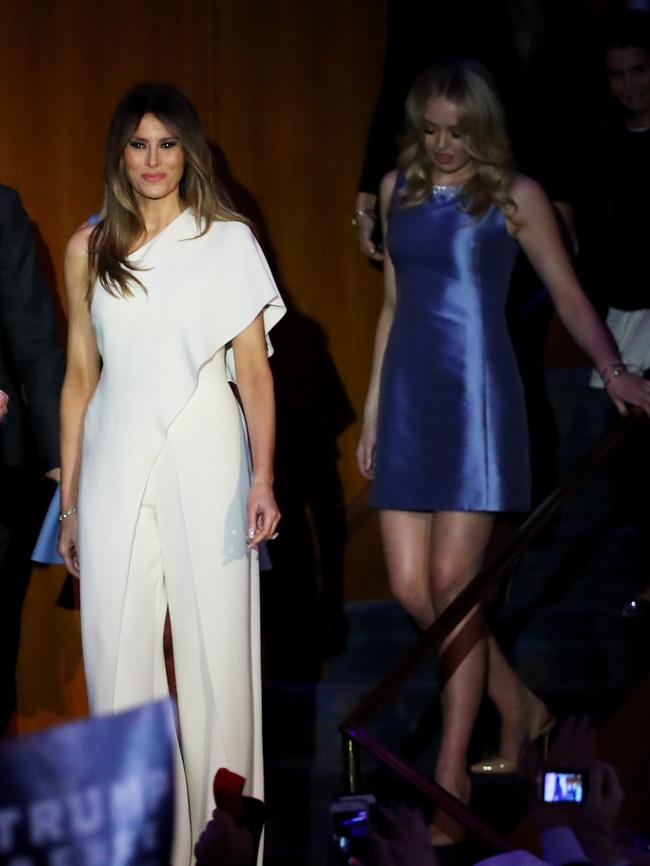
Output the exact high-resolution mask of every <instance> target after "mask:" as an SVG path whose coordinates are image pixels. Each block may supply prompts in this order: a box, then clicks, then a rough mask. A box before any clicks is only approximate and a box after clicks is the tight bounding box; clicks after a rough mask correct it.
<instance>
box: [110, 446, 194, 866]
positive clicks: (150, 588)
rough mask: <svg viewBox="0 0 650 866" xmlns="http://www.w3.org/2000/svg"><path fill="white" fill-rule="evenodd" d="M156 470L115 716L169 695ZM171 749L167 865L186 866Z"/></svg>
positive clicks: (143, 515) (133, 571) (182, 790)
mask: <svg viewBox="0 0 650 866" xmlns="http://www.w3.org/2000/svg"><path fill="white" fill-rule="evenodd" d="M161 456H162V455H161ZM163 464H164V460H163ZM160 469H161V464H160V462H159V461H157V462H156V464H155V466H154V468H153V470H152V473H151V476H150V481H149V483H148V485H147V490H146V491H145V495H144V498H143V503H142V506H141V508H140V514H139V516H138V522H137V524H136V529H135V534H134V539H133V548H132V552H131V563H130V567H129V575H128V580H127V585H126V592H125V596H124V608H123V614H122V630H121V634H120V646H119V649H118V659H117V672H116V677H115V691H114V706H113V709H114V710H115V711H116V712H118V711H120V710H124V709H128V708H130V707H133V706H137V705H138V704H142V703H146V702H148V701H151V700H156V699H159V698H164V697H167V696H168V694H169V689H168V684H167V674H166V670H165V658H164V654H163V628H164V623H165V615H166V612H167V592H166V582H165V578H164V574H163V565H162V559H161V552H160V541H159V527H158V521H157V510H156V503H155V498H154V497H155V495H156V494H155V491H156V488H157V479H158V476H159V471H160ZM173 750H174V767H175V779H176V792H175V810H174V844H173V849H172V863H173V864H174V866H188V864H190V863H192V862H193V860H192V847H193V846H192V837H191V832H190V818H189V810H188V802H187V801H188V798H187V783H186V780H185V771H184V768H183V761H182V758H181V752H180V748H179V745H178V741H177V739H176V738H174V743H173Z"/></svg>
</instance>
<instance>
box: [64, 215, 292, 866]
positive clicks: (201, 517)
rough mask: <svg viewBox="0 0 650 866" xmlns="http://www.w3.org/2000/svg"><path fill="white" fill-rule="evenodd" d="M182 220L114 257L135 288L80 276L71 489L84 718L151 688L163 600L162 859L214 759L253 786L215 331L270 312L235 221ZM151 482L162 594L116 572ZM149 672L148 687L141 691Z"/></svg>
mask: <svg viewBox="0 0 650 866" xmlns="http://www.w3.org/2000/svg"><path fill="white" fill-rule="evenodd" d="M198 231H199V228H198V226H197V221H196V219H195V217H194V214H193V213H192V212H191V211H190V210H186V211H184V212H183V213H181V214H180V215H179V216H178V217H177V218H176V219H175V220H174V221H173V222H172V223H170V224H169V225H168V226H167V227H166V228H165V229H164V230H163V231H162V232H161V233H160V234H159V235H157V236H156V237H155V238H153V239H152V240H151V241H150V242H148V243H147V244H145V245H144V246H143V247H141V248H140V249H139V250H137V251H136V252H135V253H134V254H133V255H132V256H131V257H130V263H131V264H132V265H133V266H134V268H138V270H136V271H135V273H136V276H137V277H138V279H139V280H140V281H141V282H142V283H143V284H144V286H145V287H146V292H145V291H143V290H142V289H141V288H139V287H135V288H134V295H133V296H132V297H128V298H122V297H115V296H113V295H111V294H109V293H108V292H106V291H105V290H104V289H103V288H102V287H101V286H99V285H96V286H95V288H94V294H93V300H92V306H91V316H92V321H93V325H94V329H95V334H96V339H97V345H98V348H99V351H100V354H101V357H102V372H101V377H100V380H99V383H98V385H97V388H96V390H95V393H94V395H93V397H92V399H91V401H90V403H89V405H88V409H87V412H86V418H85V424H84V434H83V446H82V460H81V475H80V481H79V497H78V503H79V558H80V575H81V580H80V587H81V622H82V640H83V652H84V665H85V671H86V679H87V685H88V698H89V704H90V709H91V712H92V713H93V714H98V713H111V712H115V711H118V710H121V709H125V708H127V707H129V706H133V705H134V704H135V703H138V702H143V701H145V700H148V699H151V698H155V697H159V696H160V692H161V691H162V692H163V693H166V691H167V683H166V677H165V671H164V661H163V657H162V639H161V638H162V623H163V621H164V616H165V612H166V608H167V604H169V611H170V616H171V621H172V633H173V641H174V654H175V663H176V679H177V686H178V707H179V719H180V730H181V739H182V740H183V763H184V764H185V766H184V767H183V764H182V763H179V761H178V755H177V756H176V757H177V767H179V766H180V768H181V769H180V772H179V775H180V776H186V777H187V778H186V779H182V780H181V782H182V783H181V785H180V791H181V799H182V801H183V802H181V800H180V799H179V798H178V797H177V813H178V814H180V811H181V809H184V810H185V812H187V808H188V798H189V809H190V812H191V835H190V837H188V836H187V832H185V829H184V828H181V830H183V832H181V830H179V829H178V823H179V822H180V819H179V820H177V831H176V834H175V835H176V836H177V837H178V839H179V843H178V847H179V848H180V849H182V853H180V854H178V855H177V856H174V857H173V860H174V863H175V866H176V864H179V863H183V864H187V863H189V862H190V861H191V845H192V844H193V843H194V842H196V839H197V837H198V834H199V833H200V832H201V830H202V829H203V827H204V826H205V823H206V822H207V820H208V819H209V817H210V813H211V810H212V808H213V802H212V794H211V781H212V777H213V775H214V773H215V772H216V770H217V769H218V767H219V766H225V767H228V768H229V769H230V770H232V771H234V772H237V773H239V774H240V775H242V776H245V777H246V779H247V787H246V792H247V793H250V794H252V795H253V796H256V797H260V798H262V797H263V769H262V745H261V696H260V646H259V587H258V562H257V554H256V552H254V551H253V552H252V553H251V551H250V550H249V549H248V546H247V535H246V533H247V517H246V500H247V493H248V488H249V484H250V473H249V454H248V445H247V440H246V433H245V424H244V420H243V417H242V414H241V411H240V409H239V406H238V404H237V401H236V400H235V397H234V395H233V392H232V389H231V387H230V386H229V383H228V380H229V379H230V380H233V379H234V378H235V374H236V371H235V369H234V364H233V357H232V352H231V349H230V348H229V343H230V341H231V340H232V339H233V338H234V337H236V336H237V335H238V334H239V333H241V332H242V331H243V330H244V329H245V328H246V327H247V326H248V325H249V324H250V323H251V322H252V321H253V320H254V319H255V318H256V316H257V315H258V314H259V313H262V312H263V314H264V325H265V330H266V331H267V332H268V330H269V329H270V328H271V327H272V326H273V325H274V324H275V322H277V321H278V320H279V319H280V317H281V316H282V315H283V314H284V312H285V307H284V304H283V302H282V300H281V298H280V296H279V294H278V290H277V288H276V286H275V283H274V281H273V277H272V276H271V273H270V271H269V268H268V265H267V263H266V261H265V259H264V256H263V254H262V252H261V250H260V248H259V246H258V244H257V242H256V240H255V238H254V237H253V235H252V233H251V231H250V229H249V228H248V227H247V226H246V225H244V224H243V223H240V222H219V221H217V222H214V223H213V224H212V225H211V226H210V228H209V230H208V232H207V233H206V234H204V235H202V236H198V237H197V234H198ZM167 467H171V470H169V469H168V468H167ZM161 471H162V472H164V473H166V478H162V479H161V478H160V473H161ZM170 476H171V477H170ZM161 484H166V485H167V487H168V488H171V489H172V491H173V494H172V495H173V497H175V499H176V502H175V505H174V508H175V512H174V513H175V515H176V516H175V518H174V520H173V524H172V528H173V529H174V532H177V531H178V532H180V534H181V538H182V546H183V548H184V556H185V559H184V560H183V562H185V563H187V564H188V565H187V570H186V571H185V567H184V566H183V565H181V568H180V574H181V580H180V589H179V588H178V585H177V587H176V588H175V589H173V595H172V594H171V593H172V588H168V591H167V597H166V598H165V591H164V584H163V585H162V589H161V588H160V586H161V585H160V582H159V583H158V585H157V589H156V590H155V591H154V589H153V588H152V589H151V591H150V595H147V593H148V592H149V590H148V589H147V586H146V579H147V575H146V574H143V573H142V572H141V570H140V568H139V567H137V568H136V566H135V565H134V567H133V569H132V568H131V565H132V561H133V560H138V553H137V550H136V548H137V547H138V546H139V545H141V540H140V539H141V533H140V526H141V524H142V521H143V519H144V517H146V516H147V514H149V513H150V512H151V511H152V509H151V508H148V497H150V495H151V492H150V489H149V488H150V487H153V486H160V485H161ZM158 532H159V533H160V535H161V538H162V540H163V541H165V542H166V541H167V538H168V536H169V535H170V534H172V533H170V532H166V531H165V527H164V525H162V524H160V523H159V526H158ZM163 563H164V558H163ZM178 570H179V569H177V571H178ZM178 583H179V581H177V584H178ZM143 584H144V587H143ZM134 598H138V599H139V602H138V603H137V604H135V603H134V602H133V599H134ZM143 599H144V600H145V601H143ZM174 606H175V607H176V609H174ZM136 608H137V609H136ZM143 608H144V609H143ZM154 608H155V610H154ZM152 617H155V627H154V628H149V632H153V633H154V636H159V637H160V640H158V639H155V640H151V639H147V638H146V637H145V635H144V631H145V630H144V626H141V625H140V622H142V623H144V622H145V620H146V621H147V622H148V621H149V620H150V619H151V618H152ZM177 626H178V628H177ZM177 638H178V640H179V647H180V642H181V641H182V643H183V652H182V653H181V652H180V649H179V655H178V656H177V644H176V641H177ZM145 643H146V648H145V646H144V644H145ZM185 646H188V647H189V649H188V650H185V648H184V647H185ZM152 647H153V650H152ZM143 655H144V660H143ZM152 655H153V656H154V657H153V658H150V656H152ZM183 658H185V659H187V658H191V661H190V662H185V663H184V662H183ZM143 668H145V676H144V677H143V676H142V673H141V672H142V669H143ZM188 668H189V669H188ZM150 669H151V680H152V685H151V689H152V693H151V694H148V695H143V694H141V691H142V683H143V682H145V681H147V677H149V674H148V671H149V670H150ZM137 677H139V679H137ZM176 749H177V750H178V747H177V746H176ZM185 785H186V788H187V790H185ZM177 787H178V782H177ZM188 823H190V822H189V821H188V820H185V821H184V824H185V825H187V824H188ZM180 836H183V837H184V838H183V839H182V840H181V839H180ZM175 844H176V843H175ZM191 862H193V861H191Z"/></svg>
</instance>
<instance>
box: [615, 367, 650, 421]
mask: <svg viewBox="0 0 650 866" xmlns="http://www.w3.org/2000/svg"><path fill="white" fill-rule="evenodd" d="M605 390H606V391H607V393H608V394H609V396H610V398H611V399H612V401H613V402H614V405H615V406H616V408H617V409H618V411H619V412H620V413H621V415H625V412H626V408H625V404H626V403H627V404H629V405H631V406H638V407H639V408H640V409H643V411H644V412H645V413H646V414H647V415H650V381H648V380H647V379H644V378H643V377H642V376H637V375H636V373H629V372H628V373H624V374H623V375H622V376H617V377H615V378H612V379H610V381H609V382H608V383H607V385H606V386H605Z"/></svg>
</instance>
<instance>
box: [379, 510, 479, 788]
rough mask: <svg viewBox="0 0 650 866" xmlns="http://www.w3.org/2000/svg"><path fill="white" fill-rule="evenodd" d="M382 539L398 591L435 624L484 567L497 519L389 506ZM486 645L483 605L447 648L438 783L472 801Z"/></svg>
mask: <svg viewBox="0 0 650 866" xmlns="http://www.w3.org/2000/svg"><path fill="white" fill-rule="evenodd" d="M380 524H381V530H382V541H383V545H384V553H385V557H386V565H387V568H388V576H389V580H390V585H391V590H392V592H393V594H394V595H395V597H396V598H397V600H398V601H399V602H400V603H401V604H402V606H403V607H404V608H406V610H407V611H408V612H409V613H410V614H411V615H412V616H413V617H414V618H415V620H416V621H417V623H418V624H419V625H420V627H421V628H423V629H424V628H428V627H429V626H430V625H431V623H432V622H433V620H434V617H435V614H436V613H440V612H441V611H442V610H444V608H445V607H447V605H448V604H449V602H450V601H451V600H453V599H454V598H455V597H456V595H457V594H458V592H459V591H460V590H461V589H462V588H463V587H464V586H465V585H466V584H467V583H468V581H469V580H471V579H472V577H474V575H475V574H476V573H477V572H478V571H479V569H480V567H481V563H482V560H483V555H484V552H485V548H486V546H487V543H488V541H489V539H490V535H491V532H492V528H493V526H494V517H493V516H492V515H490V514H483V513H476V512H468V513H464V512H463V513H461V512H441V513H436V514H426V513H421V512H404V511H382V512H381V514H380ZM486 666H487V648H486V641H485V632H484V628H483V620H482V616H481V613H480V610H479V609H478V608H475V609H474V610H473V611H471V612H470V613H469V614H468V615H467V616H466V617H465V619H464V620H463V621H462V622H461V623H459V625H458V626H457V627H456V628H455V629H454V630H453V632H452V633H451V634H450V635H449V637H448V638H447V639H446V640H445V641H444V642H443V644H442V646H441V675H442V683H443V686H442V713H443V719H442V743H441V749H440V754H439V757H438V764H437V768H436V781H438V782H439V784H441V785H442V786H443V787H444V788H446V789H447V790H448V791H450V792H451V793H453V794H455V795H456V796H458V797H460V798H461V799H464V800H466V799H467V788H468V780H467V767H466V759H467V747H468V743H469V738H470V736H471V733H472V729H473V727H474V721H475V718H476V713H477V711H478V706H479V704H480V701H481V696H482V693H483V690H484V688H485V678H486Z"/></svg>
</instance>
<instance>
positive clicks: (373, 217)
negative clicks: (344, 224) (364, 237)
mask: <svg viewBox="0 0 650 866" xmlns="http://www.w3.org/2000/svg"><path fill="white" fill-rule="evenodd" d="M362 216H367V217H370V219H371V220H373V222H374V220H376V219H377V214H376V213H375V211H374V210H368V209H367V208H365V207H358V208H357V209H356V210H355V212H354V215H353V217H352V225H353V226H356V225H357V218H358V217H362Z"/></svg>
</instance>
